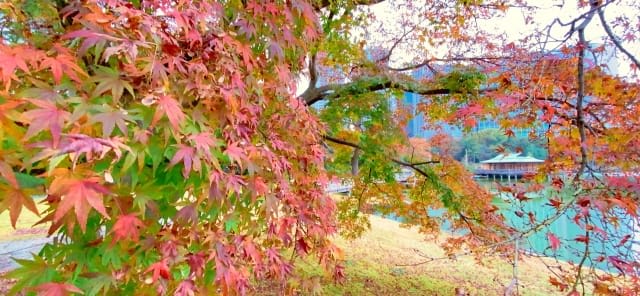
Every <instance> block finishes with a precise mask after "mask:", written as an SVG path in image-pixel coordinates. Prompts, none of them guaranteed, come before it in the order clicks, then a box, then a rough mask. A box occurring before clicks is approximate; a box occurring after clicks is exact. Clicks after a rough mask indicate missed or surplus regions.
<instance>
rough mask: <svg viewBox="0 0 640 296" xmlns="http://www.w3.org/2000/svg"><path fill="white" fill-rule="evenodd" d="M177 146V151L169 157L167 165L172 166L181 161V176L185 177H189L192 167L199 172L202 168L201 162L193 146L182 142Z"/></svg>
mask: <svg viewBox="0 0 640 296" xmlns="http://www.w3.org/2000/svg"><path fill="white" fill-rule="evenodd" d="M178 147H179V148H178V151H177V152H176V154H175V155H174V156H173V158H172V159H171V162H170V163H169V166H170V167H172V166H174V165H176V164H177V163H178V162H180V161H182V163H183V165H184V168H183V169H182V176H184V177H185V179H186V178H188V177H189V173H190V172H191V168H192V167H193V170H194V171H196V172H199V171H200V169H201V168H202V164H201V162H200V158H199V157H198V156H197V155H196V150H195V148H193V147H191V146H187V145H184V144H180V145H179V146H178Z"/></svg>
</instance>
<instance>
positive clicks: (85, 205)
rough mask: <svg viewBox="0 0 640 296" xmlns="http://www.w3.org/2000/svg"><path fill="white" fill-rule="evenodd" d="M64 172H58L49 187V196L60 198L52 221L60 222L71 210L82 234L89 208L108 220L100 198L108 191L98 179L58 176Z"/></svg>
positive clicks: (62, 170)
mask: <svg viewBox="0 0 640 296" xmlns="http://www.w3.org/2000/svg"><path fill="white" fill-rule="evenodd" d="M64 171H65V170H64V169H61V170H60V171H58V175H57V176H56V178H55V179H54V180H53V182H51V186H50V187H49V194H51V195H55V196H59V197H61V201H60V204H59V205H58V207H57V209H56V211H55V215H54V216H53V221H54V222H58V221H60V219H62V218H63V217H64V215H65V214H66V213H67V212H69V210H71V209H72V208H73V209H74V211H75V214H76V218H77V219H78V222H79V223H80V228H81V229H82V231H83V232H84V231H85V230H86V227H87V218H88V217H89V211H90V210H91V208H94V209H95V210H96V211H98V212H99V213H100V214H102V216H104V217H106V218H109V215H108V214H107V210H106V209H105V207H104V203H103V201H102V197H103V196H104V195H106V194H109V190H108V189H107V188H106V187H104V186H102V185H100V184H99V183H98V181H99V180H100V178H99V177H89V178H86V179H76V178H74V177H73V176H69V175H68V174H66V175H60V173H59V172H62V173H63V174H64V173H65V172H64ZM54 174H56V172H54Z"/></svg>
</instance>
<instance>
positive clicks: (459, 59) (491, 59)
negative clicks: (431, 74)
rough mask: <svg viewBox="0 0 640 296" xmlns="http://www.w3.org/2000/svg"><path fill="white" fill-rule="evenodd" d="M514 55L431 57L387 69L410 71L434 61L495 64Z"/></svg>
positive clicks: (427, 65) (429, 64)
mask: <svg viewBox="0 0 640 296" xmlns="http://www.w3.org/2000/svg"><path fill="white" fill-rule="evenodd" d="M511 58H512V57H510V56H503V57H457V58H431V59H427V60H425V61H423V62H421V63H418V64H415V65H410V66H405V67H400V68H394V67H387V70H390V71H396V72H403V71H409V70H415V69H418V68H422V67H425V66H426V67H430V68H431V63H434V62H485V63H491V64H494V65H497V63H496V62H495V61H497V60H507V59H511Z"/></svg>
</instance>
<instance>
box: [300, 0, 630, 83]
mask: <svg viewBox="0 0 640 296" xmlns="http://www.w3.org/2000/svg"><path fill="white" fill-rule="evenodd" d="M398 1H404V0H396V1H395V2H398ZM623 1H624V0H623ZM623 1H620V0H618V1H617V2H623ZM629 1H631V2H633V1H634V0H629ZM417 2H418V1H414V2H412V3H417ZM617 2H616V5H618V4H617ZM529 3H533V4H532V5H535V6H536V7H538V9H536V11H535V13H534V14H533V15H532V16H533V19H534V23H527V22H526V21H525V15H524V13H523V10H522V9H519V8H510V9H509V10H508V11H507V12H506V13H505V14H504V15H503V16H502V17H497V18H491V19H489V20H480V21H479V24H480V26H482V27H484V28H489V29H490V31H493V32H504V33H505V34H506V36H507V39H508V40H509V41H518V40H519V39H521V38H522V37H524V36H526V35H529V34H532V33H534V32H535V31H536V30H542V29H544V28H546V26H548V25H549V24H551V23H553V22H554V20H555V19H556V18H557V19H558V20H559V21H561V22H562V23H568V22H570V21H571V20H573V19H575V18H576V17H578V16H580V15H581V14H583V13H585V12H587V11H588V10H589V8H579V7H578V0H535V1H529ZM414 5H415V4H414ZM369 8H370V9H371V11H372V12H373V13H374V14H375V16H376V17H377V19H378V20H380V22H382V23H384V24H385V27H389V28H390V29H388V30H389V31H393V30H396V32H401V30H402V28H401V27H399V26H398V21H401V19H400V20H399V16H400V13H399V12H398V11H396V10H394V8H392V7H391V5H389V1H385V2H382V3H379V4H376V5H372V6H370V7H369ZM620 15H626V16H627V17H629V18H630V19H632V20H633V19H637V18H640V16H638V15H639V13H638V10H637V7H636V8H634V7H625V6H624V5H619V6H614V5H609V6H607V7H606V9H605V16H606V18H607V20H609V21H610V20H612V19H614V18H615V17H616V16H620ZM639 29H640V28H639ZM568 31H569V28H568V27H563V26H561V25H559V24H558V23H556V24H555V25H554V26H552V27H551V30H549V32H550V35H551V36H552V37H554V38H556V39H564V38H563V37H564V36H565V34H566V33H567V32H568ZM354 33H355V34H353V35H354V36H355V37H354V38H355V39H357V38H362V37H358V36H359V35H360V34H362V32H354ZM616 33H617V34H620V35H621V33H624V32H620V31H619V30H618V31H616ZM374 34H375V33H374ZM585 37H586V39H587V40H588V41H589V42H591V43H595V44H602V43H603V40H604V39H605V37H606V32H605V31H604V29H603V28H602V25H601V24H600V20H599V19H598V17H597V15H595V16H594V18H593V19H592V21H591V22H590V24H589V25H588V27H587V30H585ZM639 37H640V36H639ZM365 38H367V39H368V40H369V41H371V40H380V42H381V43H382V44H385V42H386V44H387V46H390V41H389V40H390V39H389V37H388V36H383V35H382V34H378V35H372V34H369V35H366V37H365ZM556 46H557V44H553V43H549V44H547V45H546V47H545V48H544V49H540V50H543V51H550V50H553V49H555V47H556ZM625 48H626V49H627V50H628V51H630V52H631V53H632V54H634V55H635V56H637V57H640V41H636V42H632V43H626V44H625ZM447 50H448V49H447V48H434V49H433V52H435V53H436V55H438V53H446V52H447ZM610 56H611V55H610ZM413 58H414V56H412V54H411V52H410V51H409V50H405V51H402V50H397V53H396V54H395V55H394V57H392V59H391V60H392V64H401V63H403V62H407V61H410V60H411V59H413ZM610 62H611V66H612V68H615V69H612V71H613V73H614V74H618V75H620V76H625V77H632V71H631V68H630V61H629V60H628V59H627V58H626V57H625V56H624V55H622V54H621V53H620V52H617V54H616V56H615V57H613V56H612V59H611V60H610ZM635 78H636V79H637V76H635ZM307 85H308V79H307V78H306V77H304V76H303V77H300V79H299V83H298V87H297V94H298V95H300V94H301V93H302V92H303V91H304V90H305V89H306V87H307Z"/></svg>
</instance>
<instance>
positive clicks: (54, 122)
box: [22, 99, 71, 147]
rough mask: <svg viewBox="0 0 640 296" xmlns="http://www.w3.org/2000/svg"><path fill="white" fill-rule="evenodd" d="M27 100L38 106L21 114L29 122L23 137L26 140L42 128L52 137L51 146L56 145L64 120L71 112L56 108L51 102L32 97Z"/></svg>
mask: <svg viewBox="0 0 640 296" xmlns="http://www.w3.org/2000/svg"><path fill="white" fill-rule="evenodd" d="M28 101H29V102H31V103H32V104H34V105H36V106H38V107H40V108H38V109H33V110H29V111H27V112H25V113H23V114H22V115H23V117H24V118H25V119H26V120H27V121H28V122H29V128H28V129H27V133H26V134H25V135H24V139H25V140H28V139H30V138H31V137H33V136H35V135H37V134H38V133H39V132H41V131H43V130H49V132H50V133H51V137H52V139H53V147H57V146H58V143H59V142H60V134H61V133H62V127H63V126H64V122H65V121H66V120H68V119H69V116H70V115H71V114H70V113H69V112H67V111H65V110H62V109H58V107H57V106H56V104H55V103H52V102H48V101H42V100H34V99H28Z"/></svg>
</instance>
